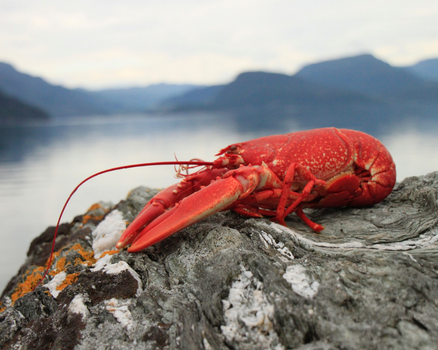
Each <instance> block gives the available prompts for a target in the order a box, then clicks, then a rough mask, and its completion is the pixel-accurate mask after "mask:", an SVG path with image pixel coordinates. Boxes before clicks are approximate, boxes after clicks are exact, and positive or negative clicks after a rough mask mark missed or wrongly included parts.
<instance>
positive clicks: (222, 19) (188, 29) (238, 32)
mask: <svg viewBox="0 0 438 350" xmlns="http://www.w3.org/2000/svg"><path fill="white" fill-rule="evenodd" d="M437 23H438V1H437V0H415V1H414V0H366V1H359V0H332V1H329V0H299V1H296V0H284V1H280V0H230V1H229V0H154V1H148V0H123V1H122V0H119V1H112V0H37V1H31V0H2V1H1V2H0V61H2V62H8V63H11V64H13V65H14V66H15V67H16V68H17V69H19V70H21V71H23V72H27V73H29V74H32V75H38V76H42V77H44V78H45V79H47V80H48V81H49V82H51V83H56V84H62V85H65V86H68V87H86V88H101V87H114V86H131V85H135V86H141V85H148V84H152V83H158V82H173V83H197V84H216V83H223V82H228V81H230V80H232V79H233V78H234V77H235V76H236V75H237V74H238V73H239V72H242V71H248V70H266V71H275V72H282V73H288V74H292V73H294V72H296V71H297V70H298V69H299V68H300V67H302V66H303V65H305V64H307V63H312V62H318V61H322V60H326V59H332V58H338V57H345V56H353V55H357V54H361V53H372V54H373V55H375V56H376V57H378V58H380V59H382V60H384V61H386V62H388V63H390V64H393V65H409V64H413V63H416V62H417V61H419V60H422V59H427V58H437V57H438V24H437Z"/></svg>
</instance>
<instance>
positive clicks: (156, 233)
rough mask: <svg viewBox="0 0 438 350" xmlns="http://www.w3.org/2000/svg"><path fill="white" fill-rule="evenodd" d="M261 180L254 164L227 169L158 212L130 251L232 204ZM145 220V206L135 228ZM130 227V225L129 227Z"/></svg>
mask: <svg viewBox="0 0 438 350" xmlns="http://www.w3.org/2000/svg"><path fill="white" fill-rule="evenodd" d="M248 172H249V174H248ZM258 183H259V177H258V174H257V172H256V171H255V170H254V169H252V167H251V169H242V168H241V169H238V170H234V171H231V172H229V173H227V174H226V175H225V177H224V178H223V179H219V180H216V181H214V182H212V183H211V184H210V185H208V186H205V187H204V188H202V189H201V190H199V191H197V192H195V193H193V194H192V195H190V196H188V197H185V198H184V199H182V200H181V201H180V202H179V203H177V204H176V205H175V206H174V207H173V208H171V209H170V210H168V211H166V212H165V213H164V214H162V215H160V216H158V217H157V218H156V219H155V220H153V221H152V222H151V223H150V224H149V225H147V226H146V227H145V228H144V229H142V231H141V232H139V233H138V234H137V236H136V237H135V239H134V240H133V242H132V244H131V246H130V247H129V249H128V251H129V252H138V251H140V250H143V249H145V248H147V247H149V246H151V245H153V244H155V243H157V242H159V241H161V240H163V239H165V238H167V237H169V236H170V235H172V234H173V233H175V232H177V231H179V230H182V229H184V228H186V227H188V226H190V225H192V224H194V223H196V222H198V221H200V220H202V219H204V218H206V217H208V216H211V215H213V214H215V213H217V212H219V211H222V210H224V209H226V208H228V207H230V206H232V205H233V203H235V202H236V201H238V200H239V199H242V198H244V197H246V196H247V195H249V194H250V193H251V192H252V190H253V189H254V188H255V187H256V186H257V185H258ZM145 220H146V222H147V221H148V220H149V214H148V213H147V211H146V210H143V211H142V212H141V213H140V215H139V216H138V217H137V218H136V220H135V221H138V222H139V223H136V224H135V227H134V230H135V229H138V227H140V226H142V225H141V222H144V221H145ZM135 221H134V222H135ZM134 222H133V223H134ZM131 225H132V224H131ZM143 226H144V225H143ZM129 229H130V228H129V227H128V229H127V231H128V230H129ZM125 232H126V231H125Z"/></svg>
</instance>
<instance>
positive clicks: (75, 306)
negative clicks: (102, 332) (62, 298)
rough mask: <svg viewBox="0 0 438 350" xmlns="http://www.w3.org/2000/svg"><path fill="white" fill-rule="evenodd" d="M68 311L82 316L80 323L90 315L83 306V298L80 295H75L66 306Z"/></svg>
mask: <svg viewBox="0 0 438 350" xmlns="http://www.w3.org/2000/svg"><path fill="white" fill-rule="evenodd" d="M68 311H69V312H72V313H74V314H79V315H82V321H83V320H85V319H86V318H87V316H88V315H89V314H90V312H89V311H88V308H87V307H86V306H85V304H84V296H83V295H82V294H78V295H76V296H75V297H74V298H73V300H72V301H71V302H70V305H69V306H68Z"/></svg>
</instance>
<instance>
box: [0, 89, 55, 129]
mask: <svg viewBox="0 0 438 350" xmlns="http://www.w3.org/2000/svg"><path fill="white" fill-rule="evenodd" d="M48 118H49V115H48V114H47V113H46V112H44V111H42V110H41V109H38V108H36V107H32V106H29V105H27V104H25V103H23V102H21V101H19V100H17V99H16V98H13V97H9V96H7V95H5V94H4V93H3V92H2V91H0V125H1V124H19V123H22V122H26V121H35V120H45V119H48Z"/></svg>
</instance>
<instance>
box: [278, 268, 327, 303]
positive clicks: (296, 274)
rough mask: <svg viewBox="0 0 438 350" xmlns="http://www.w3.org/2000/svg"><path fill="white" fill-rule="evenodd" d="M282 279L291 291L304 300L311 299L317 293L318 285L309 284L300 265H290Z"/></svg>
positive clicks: (315, 282) (315, 283)
mask: <svg viewBox="0 0 438 350" xmlns="http://www.w3.org/2000/svg"><path fill="white" fill-rule="evenodd" d="M283 278H284V279H285V280H286V281H287V282H288V283H289V284H290V285H291V286H292V290H293V291H294V292H295V293H297V294H299V295H301V296H302V297H304V298H306V299H312V298H313V297H314V296H315V295H316V293H318V288H319V283H318V282H317V281H314V282H311V281H310V279H309V277H308V276H307V274H306V269H305V268H304V266H302V265H290V266H288V267H287V268H286V273H285V274H284V275H283Z"/></svg>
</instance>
